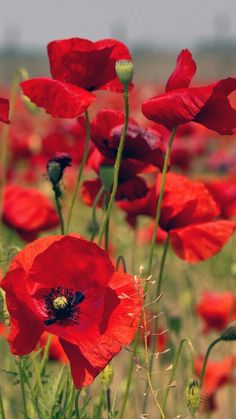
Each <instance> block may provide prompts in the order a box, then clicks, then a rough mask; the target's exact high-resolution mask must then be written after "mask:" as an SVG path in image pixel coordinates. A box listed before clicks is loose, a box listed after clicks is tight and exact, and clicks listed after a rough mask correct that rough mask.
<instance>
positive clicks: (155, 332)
mask: <svg viewBox="0 0 236 419" xmlns="http://www.w3.org/2000/svg"><path fill="white" fill-rule="evenodd" d="M169 242H170V236H169V234H168V236H167V239H166V241H165V245H164V249H163V253H162V258H161V264H160V271H159V276H158V279H157V289H156V295H155V299H154V301H155V300H156V299H157V298H158V297H159V295H160V294H161V286H162V280H163V273H164V266H165V261H166V256H167V252H168V248H169ZM158 319H159V318H158V317H157V316H156V317H155V319H154V325H153V336H152V341H151V348H152V349H151V356H150V361H149V367H148V370H149V374H151V373H152V368H153V361H154V354H155V352H156V342H157V338H158ZM148 386H149V384H148V382H147V384H146V391H145V392H144V393H145V396H144V403H143V412H144V413H145V411H146V408H147V401H148V391H147V389H148Z"/></svg>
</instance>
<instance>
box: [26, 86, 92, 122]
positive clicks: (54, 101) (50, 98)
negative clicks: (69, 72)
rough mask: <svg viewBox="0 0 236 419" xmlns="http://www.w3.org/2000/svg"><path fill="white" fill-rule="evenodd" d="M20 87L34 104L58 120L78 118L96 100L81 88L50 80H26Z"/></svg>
mask: <svg viewBox="0 0 236 419" xmlns="http://www.w3.org/2000/svg"><path fill="white" fill-rule="evenodd" d="M20 85H21V87H22V90H23V92H24V94H25V95H26V96H28V97H29V98H30V100H31V101H32V102H33V103H35V104H36V105H37V106H40V107H42V108H44V109H45V110H46V112H47V113H49V114H50V115H52V116H53V117H56V118H76V117H77V116H79V115H80V114H81V113H83V112H84V111H85V110H86V109H87V108H88V107H89V106H90V105H91V103H92V102H93V101H94V100H95V96H94V95H93V94H92V93H89V92H87V91H86V90H84V89H82V88H80V87H77V86H74V85H72V84H69V83H63V82H60V81H57V80H52V79H49V78H36V79H31V80H26V81H23V82H22V83H20Z"/></svg>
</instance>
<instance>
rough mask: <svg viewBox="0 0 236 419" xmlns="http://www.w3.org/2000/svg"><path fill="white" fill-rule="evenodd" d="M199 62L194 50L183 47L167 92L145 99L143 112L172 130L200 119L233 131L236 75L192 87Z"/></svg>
mask: <svg viewBox="0 0 236 419" xmlns="http://www.w3.org/2000/svg"><path fill="white" fill-rule="evenodd" d="M196 69H197V66H196V64H195V62H194V60H193V59H192V55H191V53H190V52H189V51H188V50H187V49H185V50H182V51H181V52H180V54H179V56H178V58H177V65H176V68H175V70H174V71H173V73H172V74H171V76H170V77H169V79H168V81H167V84H166V92H165V93H163V94H161V95H158V96H155V97H152V98H150V99H147V100H145V101H144V102H143V105H142V111H143V114H144V115H145V116H146V117H147V118H148V119H151V120H152V121H154V122H157V123H158V124H162V125H164V126H165V127H166V128H168V129H169V130H172V129H173V128H174V127H176V126H178V125H180V124H184V123H186V122H190V121H193V122H198V123H199V124H202V125H204V126H205V127H207V128H209V129H212V130H214V131H217V132H218V133H220V134H232V133H233V132H232V129H234V128H235V127H236V110H235V109H233V108H232V107H231V104H230V102H229V100H228V96H229V94H230V93H231V92H233V91H234V90H236V78H230V77H229V78H227V79H223V80H220V81H218V82H216V83H212V84H209V85H207V86H201V87H189V84H190V82H191V80H192V78H193V76H194V74H195V72H196Z"/></svg>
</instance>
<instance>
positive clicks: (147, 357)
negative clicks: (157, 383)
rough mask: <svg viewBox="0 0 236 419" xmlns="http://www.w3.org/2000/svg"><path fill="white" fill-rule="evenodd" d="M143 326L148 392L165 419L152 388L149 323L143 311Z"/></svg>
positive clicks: (163, 418)
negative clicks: (148, 337)
mask: <svg viewBox="0 0 236 419" xmlns="http://www.w3.org/2000/svg"><path fill="white" fill-rule="evenodd" d="M143 325H144V347H145V363H146V368H147V382H148V386H147V389H146V391H148V388H150V390H151V394H152V397H153V399H154V402H155V403H156V406H157V408H158V410H159V411H160V413H161V419H165V415H164V412H163V409H162V408H161V406H160V404H159V402H158V400H157V397H156V394H155V391H154V390H153V387H152V381H151V376H150V370H149V356H148V343H147V334H146V333H145V332H146V330H147V321H146V314H145V311H143Z"/></svg>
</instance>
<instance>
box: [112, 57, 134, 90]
mask: <svg viewBox="0 0 236 419" xmlns="http://www.w3.org/2000/svg"><path fill="white" fill-rule="evenodd" d="M115 69H116V75H117V77H118V79H119V80H120V82H121V83H122V84H123V85H124V88H125V89H127V88H128V86H129V84H130V83H131V82H132V80H133V74H134V65H133V63H132V61H130V60H118V61H116V65H115Z"/></svg>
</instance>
